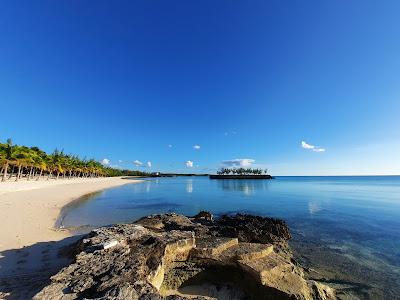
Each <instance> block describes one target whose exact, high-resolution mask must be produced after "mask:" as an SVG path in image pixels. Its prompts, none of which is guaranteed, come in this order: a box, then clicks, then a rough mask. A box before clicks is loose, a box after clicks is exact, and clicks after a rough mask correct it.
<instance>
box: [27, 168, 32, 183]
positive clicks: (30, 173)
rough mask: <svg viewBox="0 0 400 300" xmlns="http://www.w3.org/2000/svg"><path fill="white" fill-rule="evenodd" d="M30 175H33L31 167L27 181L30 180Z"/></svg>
mask: <svg viewBox="0 0 400 300" xmlns="http://www.w3.org/2000/svg"><path fill="white" fill-rule="evenodd" d="M32 173H33V167H31V170H30V171H29V175H28V180H31V177H32Z"/></svg>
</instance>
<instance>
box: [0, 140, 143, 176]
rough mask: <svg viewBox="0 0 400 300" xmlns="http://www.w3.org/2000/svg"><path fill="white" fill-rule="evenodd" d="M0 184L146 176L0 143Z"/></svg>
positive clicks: (56, 154) (74, 156) (62, 152)
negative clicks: (5, 182)
mask: <svg viewBox="0 0 400 300" xmlns="http://www.w3.org/2000/svg"><path fill="white" fill-rule="evenodd" d="M0 166H1V170H0V176H1V181H2V182H4V181H7V180H11V179H13V180H15V181H18V180H19V179H21V178H26V179H27V180H40V179H42V178H46V179H47V180H49V179H59V178H60V177H61V178H68V179H71V178H94V177H105V176H148V175H150V174H149V173H146V172H141V171H132V170H121V169H116V168H111V167H108V166H104V165H102V164H101V163H100V162H98V161H96V160H94V159H81V158H79V157H78V156H77V155H71V154H65V153H64V151H62V150H61V151H60V150H57V149H56V150H54V152H53V153H51V154H48V153H46V152H45V151H43V150H41V149H39V148H38V147H26V146H20V145H14V144H13V142H12V140H11V139H8V140H7V142H6V143H0Z"/></svg>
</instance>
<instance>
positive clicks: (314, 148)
mask: <svg viewBox="0 0 400 300" xmlns="http://www.w3.org/2000/svg"><path fill="white" fill-rule="evenodd" d="M301 147H302V148H303V149H307V150H311V151H314V152H325V148H321V147H318V146H314V145H311V144H308V143H306V142H305V141H301Z"/></svg>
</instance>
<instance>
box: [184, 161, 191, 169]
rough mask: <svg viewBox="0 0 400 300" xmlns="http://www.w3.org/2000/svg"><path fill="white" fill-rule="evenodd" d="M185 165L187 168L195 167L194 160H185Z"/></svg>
mask: <svg viewBox="0 0 400 300" xmlns="http://www.w3.org/2000/svg"><path fill="white" fill-rule="evenodd" d="M185 165H186V167H187V168H193V162H192V161H191V160H188V161H187V162H185Z"/></svg>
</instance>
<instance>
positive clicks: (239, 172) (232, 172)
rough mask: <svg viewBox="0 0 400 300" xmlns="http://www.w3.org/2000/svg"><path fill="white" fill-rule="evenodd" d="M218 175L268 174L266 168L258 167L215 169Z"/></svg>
mask: <svg viewBox="0 0 400 300" xmlns="http://www.w3.org/2000/svg"><path fill="white" fill-rule="evenodd" d="M217 174H218V175H262V174H265V175H267V174H268V170H267V169H264V170H263V169H259V168H221V169H220V170H219V171H217Z"/></svg>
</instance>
